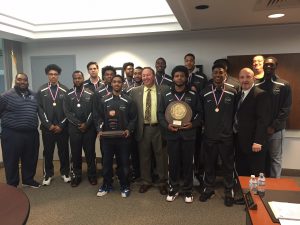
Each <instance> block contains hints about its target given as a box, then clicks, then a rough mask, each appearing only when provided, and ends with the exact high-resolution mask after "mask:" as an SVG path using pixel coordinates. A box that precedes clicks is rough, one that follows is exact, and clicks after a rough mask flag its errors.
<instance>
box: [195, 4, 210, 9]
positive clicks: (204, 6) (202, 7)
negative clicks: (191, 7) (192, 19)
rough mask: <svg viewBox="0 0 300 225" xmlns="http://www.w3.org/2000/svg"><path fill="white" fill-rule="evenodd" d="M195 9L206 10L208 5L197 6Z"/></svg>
mask: <svg viewBox="0 0 300 225" xmlns="http://www.w3.org/2000/svg"><path fill="white" fill-rule="evenodd" d="M195 8H196V9H208V8H209V5H197V6H195Z"/></svg>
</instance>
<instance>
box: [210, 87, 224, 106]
mask: <svg viewBox="0 0 300 225" xmlns="http://www.w3.org/2000/svg"><path fill="white" fill-rule="evenodd" d="M216 89H217V88H215V89H214V88H213V85H211V90H212V93H213V95H214V99H215V103H216V107H217V108H219V104H220V102H221V100H222V97H223V94H224V91H225V87H224V88H222V94H221V96H220V98H219V101H217V98H216V94H215V91H216Z"/></svg>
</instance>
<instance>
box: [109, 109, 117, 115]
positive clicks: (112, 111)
mask: <svg viewBox="0 0 300 225" xmlns="http://www.w3.org/2000/svg"><path fill="white" fill-rule="evenodd" d="M108 115H109V116H110V117H113V116H115V115H116V111H115V110H110V111H109V112H108Z"/></svg>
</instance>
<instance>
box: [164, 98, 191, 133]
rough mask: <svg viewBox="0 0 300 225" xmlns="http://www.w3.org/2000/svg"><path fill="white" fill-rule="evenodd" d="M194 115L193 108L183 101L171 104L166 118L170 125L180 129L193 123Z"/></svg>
mask: <svg viewBox="0 0 300 225" xmlns="http://www.w3.org/2000/svg"><path fill="white" fill-rule="evenodd" d="M192 115H193V112H192V109H191V107H190V106H189V105H188V104H187V103H186V102H183V101H173V102H171V103H170V104H169V105H168V107H167V109H166V112H165V118H166V120H167V121H168V123H169V124H172V125H173V126H174V127H179V128H180V127H182V126H183V125H184V124H185V123H188V122H191V119H192Z"/></svg>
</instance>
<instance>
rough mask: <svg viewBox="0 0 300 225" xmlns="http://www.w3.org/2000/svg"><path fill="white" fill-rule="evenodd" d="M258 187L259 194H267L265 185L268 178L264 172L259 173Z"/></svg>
mask: <svg viewBox="0 0 300 225" xmlns="http://www.w3.org/2000/svg"><path fill="white" fill-rule="evenodd" d="M257 182H258V187H257V192H258V194H259V195H261V196H264V194H265V185H266V178H265V175H264V173H259V177H258V179H257Z"/></svg>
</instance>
